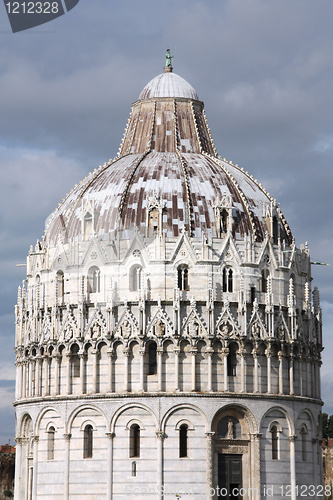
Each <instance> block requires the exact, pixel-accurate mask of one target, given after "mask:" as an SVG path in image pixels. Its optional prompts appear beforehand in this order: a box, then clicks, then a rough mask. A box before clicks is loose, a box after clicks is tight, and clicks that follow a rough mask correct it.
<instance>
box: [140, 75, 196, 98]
mask: <svg viewBox="0 0 333 500" xmlns="http://www.w3.org/2000/svg"><path fill="white" fill-rule="evenodd" d="M158 97H184V98H186V99H195V100H198V99H199V98H198V94H197V93H196V91H195V90H194V88H193V87H192V85H190V84H189V83H188V82H187V81H186V80H184V78H182V77H181V76H178V75H176V73H172V72H171V71H167V72H164V73H161V74H160V75H158V76H156V77H155V78H153V79H152V80H150V82H149V83H147V85H146V86H145V87H144V89H143V90H142V92H141V94H140V96H139V99H150V98H158Z"/></svg>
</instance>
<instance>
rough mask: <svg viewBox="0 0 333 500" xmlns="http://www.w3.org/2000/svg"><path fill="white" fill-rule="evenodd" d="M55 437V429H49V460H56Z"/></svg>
mask: <svg viewBox="0 0 333 500" xmlns="http://www.w3.org/2000/svg"><path fill="white" fill-rule="evenodd" d="M54 436H55V428H54V427H53V426H51V427H49V429H48V431H47V459H48V460H54Z"/></svg>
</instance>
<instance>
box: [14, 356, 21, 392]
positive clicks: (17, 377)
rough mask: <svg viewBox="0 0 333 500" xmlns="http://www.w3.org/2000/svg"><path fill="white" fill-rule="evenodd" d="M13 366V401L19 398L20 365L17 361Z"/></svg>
mask: <svg viewBox="0 0 333 500" xmlns="http://www.w3.org/2000/svg"><path fill="white" fill-rule="evenodd" d="M15 366H16V382H15V399H20V397H21V390H20V384H21V380H22V379H21V374H22V373H21V363H20V362H19V361H16V363H15Z"/></svg>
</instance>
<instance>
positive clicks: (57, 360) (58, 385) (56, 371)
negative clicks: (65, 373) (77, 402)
mask: <svg viewBox="0 0 333 500" xmlns="http://www.w3.org/2000/svg"><path fill="white" fill-rule="evenodd" d="M52 359H54V363H55V367H54V386H55V394H56V396H57V395H58V394H60V391H61V383H60V381H59V373H60V363H61V356H60V354H56V355H55V356H53V357H52Z"/></svg>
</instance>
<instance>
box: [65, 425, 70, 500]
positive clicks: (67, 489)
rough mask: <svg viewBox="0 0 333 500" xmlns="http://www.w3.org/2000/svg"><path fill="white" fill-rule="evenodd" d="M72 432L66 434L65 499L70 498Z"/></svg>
mask: <svg viewBox="0 0 333 500" xmlns="http://www.w3.org/2000/svg"><path fill="white" fill-rule="evenodd" d="M71 437H72V435H71V434H68V433H66V434H64V440H65V464H64V465H65V471H64V472H65V474H64V476H65V477H64V500H69V455H70V444H71Z"/></svg>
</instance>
